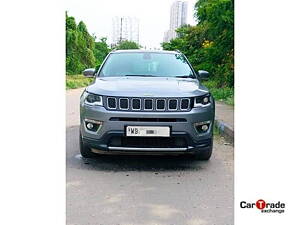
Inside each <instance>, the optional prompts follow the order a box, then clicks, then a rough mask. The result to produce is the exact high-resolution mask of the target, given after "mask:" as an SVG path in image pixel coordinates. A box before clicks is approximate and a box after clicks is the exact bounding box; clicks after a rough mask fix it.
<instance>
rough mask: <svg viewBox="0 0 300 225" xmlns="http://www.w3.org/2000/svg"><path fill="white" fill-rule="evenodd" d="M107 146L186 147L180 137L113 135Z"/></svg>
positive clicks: (184, 141)
mask: <svg viewBox="0 0 300 225" xmlns="http://www.w3.org/2000/svg"><path fill="white" fill-rule="evenodd" d="M109 146H114V147H135V148H176V147H177V148H180V147H181V148H184V147H187V142H186V140H185V138H182V137H113V138H111V139H110V141H109Z"/></svg>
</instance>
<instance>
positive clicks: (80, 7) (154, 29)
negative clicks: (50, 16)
mask: <svg viewBox="0 0 300 225" xmlns="http://www.w3.org/2000/svg"><path fill="white" fill-rule="evenodd" d="M173 1H174V0H66V7H65V8H66V11H68V15H69V16H73V17H75V19H76V22H77V23H78V22H79V21H80V20H82V21H83V22H84V23H85V24H86V26H87V28H88V31H89V33H90V34H94V35H96V36H97V37H98V38H100V37H107V38H108V43H109V44H110V40H111V33H112V18H113V17H114V16H132V17H137V18H138V19H139V21H140V27H139V29H140V43H139V44H140V45H142V46H147V48H148V49H149V48H159V47H160V43H161V42H162V40H163V35H164V32H165V31H166V30H168V28H169V23H170V7H171V4H172V2H173ZM187 2H188V19H187V23H188V24H191V25H195V24H196V21H195V19H194V16H193V15H194V9H193V8H194V5H195V3H196V0H187Z"/></svg>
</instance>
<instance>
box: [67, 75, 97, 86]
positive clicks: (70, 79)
mask: <svg viewBox="0 0 300 225" xmlns="http://www.w3.org/2000/svg"><path fill="white" fill-rule="evenodd" d="M93 80H94V78H90V77H85V76H83V75H66V89H74V88H80V87H86V86H88V85H89V84H90V83H91V82H92V81H93Z"/></svg>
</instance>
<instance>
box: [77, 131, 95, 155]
mask: <svg viewBox="0 0 300 225" xmlns="http://www.w3.org/2000/svg"><path fill="white" fill-rule="evenodd" d="M79 147H80V154H81V156H82V157H83V158H93V157H95V154H94V153H93V152H92V151H91V149H90V148H89V147H88V146H87V145H85V144H84V143H83V141H82V137H81V132H79Z"/></svg>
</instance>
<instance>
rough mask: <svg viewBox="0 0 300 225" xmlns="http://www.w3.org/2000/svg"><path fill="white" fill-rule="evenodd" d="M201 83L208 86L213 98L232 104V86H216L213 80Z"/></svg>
mask: <svg viewBox="0 0 300 225" xmlns="http://www.w3.org/2000/svg"><path fill="white" fill-rule="evenodd" d="M202 84H203V85H205V86H206V87H207V88H209V91H210V92H211V94H212V95H213V96H214V98H215V100H217V101H223V102H225V103H227V104H229V105H234V89H233V87H222V88H218V87H217V82H216V81H214V80H210V81H203V82H202Z"/></svg>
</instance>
